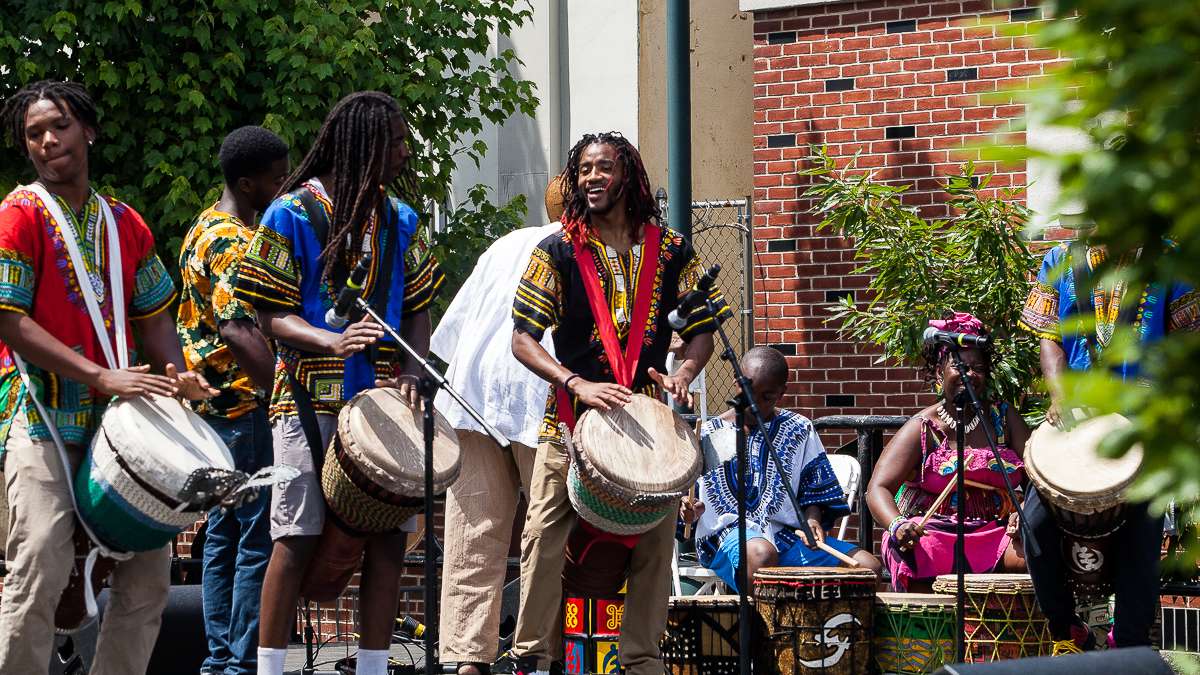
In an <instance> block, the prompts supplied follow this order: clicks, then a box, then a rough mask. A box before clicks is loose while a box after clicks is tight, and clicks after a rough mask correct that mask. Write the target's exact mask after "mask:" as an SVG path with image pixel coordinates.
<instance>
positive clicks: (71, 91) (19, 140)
mask: <svg viewBox="0 0 1200 675" xmlns="http://www.w3.org/2000/svg"><path fill="white" fill-rule="evenodd" d="M42 99H45V100H47V101H50V102H51V103H53V104H54V106H55V107H56V108H58V112H60V113H62V114H63V115H66V114H70V115H73V116H74V117H75V118H76V119H78V120H79V121H80V122H81V123H82V124H83V126H85V127H88V128H90V129H91V130H92V131H93V132H97V131H99V130H100V126H99V120H98V115H97V113H96V104H95V103H93V102H92V97H91V96H89V95H88V93H87V89H84V88H83V85H81V84H78V83H76V82H59V81H57V80H41V81H39V82H33V83H31V84H27V85H25V86H24V87H21V89H20V91H18V92H17V93H15V94H13V95H12V96H10V97H9V98H8V100H7V101H5V102H4V109H3V110H2V111H0V119H3V120H4V123H5V125H7V126H8V134H9V140H11V141H12V144H13V145H14V146H16V148H17V150H18V151H20V152H21V154H23V155H28V148H26V147H25V113H26V112H27V111H28V110H29V106H31V105H33V104H34V103H37V102H38V101H40V100H42Z"/></svg>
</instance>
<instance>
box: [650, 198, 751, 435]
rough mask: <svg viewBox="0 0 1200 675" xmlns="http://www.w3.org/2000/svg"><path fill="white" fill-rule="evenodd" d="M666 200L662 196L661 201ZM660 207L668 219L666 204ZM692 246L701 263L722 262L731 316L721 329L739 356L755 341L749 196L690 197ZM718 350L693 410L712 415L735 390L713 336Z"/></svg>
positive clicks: (720, 282)
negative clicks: (701, 199) (715, 198)
mask: <svg viewBox="0 0 1200 675" xmlns="http://www.w3.org/2000/svg"><path fill="white" fill-rule="evenodd" d="M663 201H664V202H665V200H663ZM665 205H666V206H667V207H668V208H667V209H664V211H665V212H666V213H667V214H668V223H669V222H670V220H669V219H670V210H669V206H670V204H669V203H666V204H665ZM692 245H693V246H694V247H695V249H696V254H697V255H698V256H699V257H700V262H701V263H702V264H703V265H705V267H708V266H710V265H720V266H721V274H720V276H719V277H717V284H718V286H720V288H721V292H722V293H724V294H725V301H726V302H728V303H729V308H730V309H731V310H733V316H732V317H731V318H730V319H729V320H728V321H726V322H725V332H726V333H727V334H728V335H729V339H730V341H731V342H733V348H734V351H735V352H737V354H738V355H739V356H741V355H742V354H743V353H744V352H745V351H746V350H747V349H749V348H750V347H753V346H754V292H753V289H754V268H753V265H752V261H753V260H754V248H753V247H754V244H753V239H752V238H751V230H750V199H749V197H747V198H743V199H729V200H722V201H698V202H692ZM716 340H717V344H716V352H715V353H714V355H713V358H712V360H710V361H709V362H708V365H707V366H706V367H705V369H704V386H705V390H706V395H705V397H704V401H703V402H700V401H697V403H696V412H697V413H701V414H707V415H716V414H719V413H720V412H721V411H723V410H725V408H726V403H725V402H726V401H727V400H728V399H729V398H730V397H731V396H733V395H734V393H735V392H736V390H737V382H735V381H734V378H733V368H732V367H731V366H730V365H729V364H728V363H726V362H725V361H723V360H721V359H720V358H719V355H720V353H721V350H722V345H721V341H720V338H719V337H718V338H716Z"/></svg>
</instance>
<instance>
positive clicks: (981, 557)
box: [882, 404, 1025, 592]
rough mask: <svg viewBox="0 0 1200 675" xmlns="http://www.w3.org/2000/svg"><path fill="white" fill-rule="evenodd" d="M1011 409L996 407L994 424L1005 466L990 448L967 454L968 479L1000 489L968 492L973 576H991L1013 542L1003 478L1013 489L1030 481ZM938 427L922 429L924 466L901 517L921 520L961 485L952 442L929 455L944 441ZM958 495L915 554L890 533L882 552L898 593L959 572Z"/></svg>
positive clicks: (905, 490) (908, 489) (904, 499)
mask: <svg viewBox="0 0 1200 675" xmlns="http://www.w3.org/2000/svg"><path fill="white" fill-rule="evenodd" d="M1007 411H1008V406H1007V404H1000V405H999V406H993V407H992V410H991V418H992V419H991V422H992V425H993V427H994V428H995V430H996V444H997V447H998V448H999V450H1000V458H1001V460H1002V462H1001V464H999V465H998V464H997V463H996V460H995V458H994V457H993V456H992V452H991V450H990V449H989V448H987V447H982V448H973V447H967V448H966V449H965V451H964V455H965V457H964V458H965V460H966V465H967V470H966V474H965V478H966V479H967V480H970V481H974V482H976V483H980V484H983V485H988V486H991V487H992V488H994V489H986V488H982V487H973V486H970V485H968V486H966V488H965V497H964V499H963V500H962V501H963V503H965V509H966V510H965V512H964V516H965V518H964V519H965V521H966V522H965V525H966V554H967V565H968V568H969V569H968V570H967V572H968V573H976V574H978V573H987V572H991V571H992V570H994V569H995V568H996V566H997V565H998V564H999V563H1000V561H1001V559H1002V558H1003V557H1004V551H1005V550H1007V549H1008V545H1009V541H1010V537H1009V535H1008V533H1007V531H1006V528H1007V525H1008V516H1009V514H1010V513H1012V511H1013V505H1012V502H1011V500H1009V498H1008V494H1007V491H1006V490H1005V489H1004V479H1003V475H1004V474H1007V475H1008V478H1009V481H1011V482H1012V485H1013V487H1020V485H1021V484H1022V482H1024V480H1025V470H1024V464H1023V463H1022V462H1021V458H1020V457H1018V456H1017V453H1015V452H1013V450H1012V449H1011V448H1009V447H1008V445H1007V436H1006V433H1005V431H1006V429H1005V424H1004V420H1005V418H1006V417H1005V416H1006V413H1007ZM938 435H939V432H938V430H937V425H935V424H934V423H933V422H932V421H930V420H928V419H926V420H924V421H923V423H922V425H921V465H920V470H919V473H918V476H917V480H916V481H908V482H905V483H904V485H902V486H900V490H899V492H897V493H896V506H897V507H898V508H899V509H900V513H901V515H903V516H905V517H908V518H920V517H922V516H924V515H925V512H926V511H927V510H928V509H929V507H930V506H931V505H932V504H933V502H934V501H936V500H937V497H938V495H940V494H941V492H942V489H943V488H945V487H946V485H947V484H948V483H950V482H951V481H954V480H955V467H956V466H957V459H958V458H957V452H956V451H955V448H954V443H953V439H952V438H948V437H944V438H942V439H941V442H940V443H939V444H938V446H937V447H936V448H934V449H933V450H932V451H930V450H929V440H930V438H931V437H932V438H933V439H934V440H936V439H937V438H938ZM959 501H960V500H959V498H958V495H957V494H953V493H952V494H951V495H950V497H949V498H948V499H946V500H945V501H944V502H942V505H941V506H940V507H939V508H938V510H937V511H936V512H935V513H934V515H933V517H931V518H930V519H929V522H927V523H926V524H925V536H923V537H921V538H920V539H919V540H918V542H917V545H916V546H914V547H913V548H912V549H910V550H907V551H905V550H902V549H901V548H900V545H899V544H898V543H897V542H896V540H895V539H893V538H892V537H891V536H890V535H889V534H888V533H886V532H885V533H884V535H883V542H882V549H883V560H884V564H886V565H887V567H888V571H889V572H890V573H891V577H892V588H893V589H894V590H896V591H900V592H904V591H907V590H908V584H909V582H910V581H912V580H913V579H917V580H931V579H933V578H935V577H937V576H938V575H939V574H950V573H953V572H954V535H955V527H956V525H957V518H958V516H957V514H958V508H959Z"/></svg>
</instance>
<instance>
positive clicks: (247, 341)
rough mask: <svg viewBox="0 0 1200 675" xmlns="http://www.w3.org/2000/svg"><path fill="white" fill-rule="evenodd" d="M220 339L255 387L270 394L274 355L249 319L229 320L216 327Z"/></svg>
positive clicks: (273, 377) (273, 376)
mask: <svg viewBox="0 0 1200 675" xmlns="http://www.w3.org/2000/svg"><path fill="white" fill-rule="evenodd" d="M217 331H218V332H219V333H220V334H221V339H222V340H224V341H225V344H227V345H229V351H230V352H232V353H233V358H234V359H237V362H238V365H239V366H241V367H242V370H244V371H246V374H247V375H249V376H250V381H251V382H253V383H254V386H255V387H258V388H259V389H262V390H263V391H267V392H270V391H271V388H272V387H273V386H274V382H275V354H274V352H272V351H271V346H270V345H269V344H267V338H266V337H265V336H263V334H262V331H260V330H259V329H258V326H256V325H254V322H253V321H251V320H250V319H230V320H228V321H222V322H221V323H220V324H219V325H218V326H217Z"/></svg>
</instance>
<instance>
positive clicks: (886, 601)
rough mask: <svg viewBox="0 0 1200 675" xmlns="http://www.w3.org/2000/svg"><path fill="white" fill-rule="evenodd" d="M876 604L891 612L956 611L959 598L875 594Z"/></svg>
mask: <svg viewBox="0 0 1200 675" xmlns="http://www.w3.org/2000/svg"><path fill="white" fill-rule="evenodd" d="M875 604H877V605H883V606H884V607H887V608H888V609H891V610H897V611H901V610H904V609H907V608H910V607H911V608H913V609H920V610H926V611H928V610H930V609H945V610H949V611H954V608H955V605H956V604H957V598H956V597H955V596H953V595H948V594H945V593H890V592H880V593H876V594H875Z"/></svg>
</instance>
